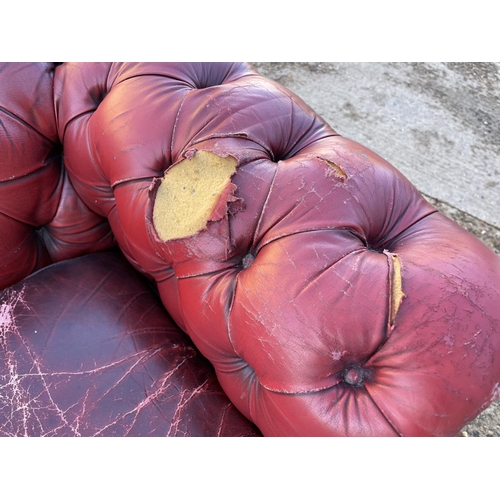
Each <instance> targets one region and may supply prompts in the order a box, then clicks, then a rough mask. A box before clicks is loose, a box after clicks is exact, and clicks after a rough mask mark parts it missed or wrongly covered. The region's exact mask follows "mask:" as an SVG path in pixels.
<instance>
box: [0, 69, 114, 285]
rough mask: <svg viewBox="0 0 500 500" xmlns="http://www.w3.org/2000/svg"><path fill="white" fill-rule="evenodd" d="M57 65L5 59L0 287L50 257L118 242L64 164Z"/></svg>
mask: <svg viewBox="0 0 500 500" xmlns="http://www.w3.org/2000/svg"><path fill="white" fill-rule="evenodd" d="M54 69H55V66H54V65H53V64H51V63H33V64H24V63H19V64H17V63H4V64H0V235H1V237H0V289H2V288H5V287H6V286H9V285H11V284H13V283H16V282H17V281H19V280H20V279H22V278H24V277H25V276H27V275H28V274H30V273H31V272H32V271H34V270H36V269H40V268H41V267H43V266H46V265H48V264H50V263H51V262H56V261H60V260H63V259H68V258H71V257H75V256H77V255H81V254H84V253H88V252H92V251H99V250H104V249H107V248H111V247H112V246H114V244H115V242H114V239H113V235H112V233H111V231H110V229H109V225H108V223H107V221H106V220H105V219H104V218H102V217H100V216H98V215H96V214H95V213H94V212H92V211H91V210H89V208H88V207H87V206H85V204H84V203H83V202H82V201H81V199H80V197H79V196H78V195H76V193H75V191H74V189H73V186H72V185H71V182H70V181H69V179H68V177H67V175H66V172H65V169H64V167H63V164H62V156H61V144H60V142H59V137H58V134H57V129H56V120H55V114H54V99H53V75H54Z"/></svg>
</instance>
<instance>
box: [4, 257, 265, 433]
mask: <svg viewBox="0 0 500 500" xmlns="http://www.w3.org/2000/svg"><path fill="white" fill-rule="evenodd" d="M0 304H1V305H0V435H2V436H259V435H260V433H259V431H258V430H257V428H256V427H255V426H254V425H253V424H252V423H250V422H249V421H248V420H247V419H246V418H245V417H243V415H241V414H240V412H239V411H238V410H237V409H236V408H235V406H234V405H233V404H232V403H231V402H230V401H229V399H228V398H227V396H226V395H225V394H224V392H223V390H222V389H221V387H220V385H219V383H218V381H217V378H216V376H215V372H214V369H213V368H212V366H211V365H210V363H209V362H208V361H207V360H206V359H204V358H203V357H202V356H201V355H200V353H199V352H198V350H197V349H196V347H195V346H194V345H193V344H192V342H191V341H190V339H189V337H188V336H187V335H186V334H184V333H183V332H181V331H180V330H179V328H178V327H177V326H176V325H175V324H174V323H173V321H172V320H171V318H170V317H169V316H168V314H167V313H166V311H165V309H164V307H163V306H162V304H161V301H160V299H159V298H158V296H157V294H156V293H155V292H154V291H153V290H152V288H150V286H149V285H148V284H147V283H146V282H145V280H144V278H142V277H141V276H140V275H139V274H138V273H137V272H136V271H135V270H134V269H133V268H132V267H131V266H130V265H129V264H128V263H127V261H126V260H125V259H124V258H123V256H121V255H120V254H119V253H117V252H116V253H114V252H105V253H95V254H92V255H87V256H84V257H79V258H76V259H71V260H66V261H65V262H61V263H58V264H53V265H51V266H49V267H46V268H44V269H42V270H40V271H38V272H36V273H34V274H33V275H31V276H29V277H28V278H26V279H24V280H22V281H21V282H19V283H17V284H16V285H14V286H12V287H9V288H6V289H5V290H4V291H3V292H1V293H0Z"/></svg>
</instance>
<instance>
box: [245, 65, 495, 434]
mask: <svg viewBox="0 0 500 500" xmlns="http://www.w3.org/2000/svg"><path fill="white" fill-rule="evenodd" d="M253 65H254V66H255V68H256V69H257V70H258V71H259V72H260V73H262V74H263V75H265V76H267V77H269V78H271V79H273V80H275V81H278V82H280V83H282V84H283V85H285V86H286V87H288V88H289V89H290V90H292V91H293V92H295V93H296V94H297V95H298V96H299V97H301V98H302V99H303V100H304V101H305V102H306V103H307V104H309V105H310V106H311V107H312V108H313V109H314V110H315V111H316V112H317V113H318V114H320V115H321V116H322V117H323V118H324V119H325V120H326V121H327V122H328V123H329V124H330V125H331V126H332V127H333V128H334V129H335V130H336V131H337V132H338V133H339V134H341V135H343V136H345V137H349V138H350V139H353V140H355V141H358V142H360V143H361V144H363V145H365V146H367V147H369V148H370V149H372V150H373V151H375V152H377V153H378V154H379V155H380V156H382V157H383V158H385V159H386V160H388V161H389V162H390V163H392V164H393V165H394V166H395V167H396V168H398V169H399V170H400V171H401V172H402V173H403V174H404V175H405V176H406V177H407V178H408V179H409V180H410V181H411V182H413V184H414V185H415V186H416V187H417V188H418V189H419V191H420V192H421V193H422V194H423V195H424V196H426V197H427V198H428V199H429V201H430V202H431V203H433V204H435V205H436V207H437V208H438V209H439V210H441V211H442V212H443V213H445V214H446V215H447V216H448V217H450V218H451V219H454V220H455V221H456V222H458V223H459V224H461V225H462V226H464V227H465V228H466V229H467V230H469V231H470V232H471V233H473V234H474V235H475V236H477V237H478V238H479V239H481V240H482V241H483V242H484V243H485V244H487V245H488V246H490V247H491V248H492V249H493V250H494V251H495V252H496V253H497V254H499V255H500V63H499V62H491V63H253ZM463 434H464V435H465V436H500V400H499V401H497V402H496V403H494V404H492V405H491V406H490V407H489V408H488V409H486V410H485V411H484V412H483V413H482V414H481V415H480V416H479V417H478V418H477V419H476V420H475V421H474V422H472V423H471V424H469V425H468V426H467V427H465V428H464V430H463Z"/></svg>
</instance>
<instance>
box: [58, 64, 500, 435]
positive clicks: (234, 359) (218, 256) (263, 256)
mask: <svg viewBox="0 0 500 500" xmlns="http://www.w3.org/2000/svg"><path fill="white" fill-rule="evenodd" d="M55 109H56V116H57V127H58V131H59V136H60V138H61V141H62V143H63V147H64V154H65V163H66V166H67V168H68V170H69V173H70V179H71V181H72V183H73V185H74V186H75V189H76V191H77V192H78V194H79V195H80V196H81V197H82V199H83V201H84V202H85V203H86V204H87V205H88V206H91V207H92V208H93V209H94V210H95V211H96V213H98V214H100V215H101V216H105V217H107V218H109V222H110V225H111V227H112V229H113V232H114V234H115V236H116V239H117V241H118V243H119V245H120V247H121V249H122V250H123V252H124V254H125V255H126V256H127V258H128V259H129V261H130V262H132V263H133V264H134V266H135V267H136V268H137V269H139V270H140V271H142V272H143V273H145V274H147V275H148V276H150V277H152V278H153V279H154V280H155V281H156V283H157V285H158V289H159V291H160V294H161V297H162V300H163V303H164V305H165V306H166V308H167V309H168V311H169V312H170V313H171V315H172V316H173V318H174V319H175V320H176V322H177V323H178V324H179V325H181V326H182V328H184V329H185V330H186V331H187V333H188V334H189V335H190V336H191V338H192V339H193V341H194V343H195V344H196V346H197V347H198V348H199V349H200V351H201V352H202V353H203V354H204V355H205V356H206V357H207V358H208V359H210V361H211V362H212V364H213V365H214V367H215V369H216V372H217V375H218V378H219V380H220V383H221V384H222V386H223V388H224V390H225V391H226V393H227V394H228V395H229V397H230V398H231V400H232V401H233V402H234V404H235V405H236V406H237V407H238V408H239V409H240V411H242V412H243V414H244V415H246V416H247V417H248V418H249V419H250V420H252V421H253V422H255V423H256V424H257V426H258V427H259V428H260V429H261V431H262V432H263V433H264V434H265V435H332V436H359V435H363V436H373V435H387V436H392V435H403V436H426V435H437V436H444V435H455V434H456V433H458V431H459V430H460V429H461V428H462V426H463V425H465V424H466V423H467V422H469V421H470V420H472V419H473V418H474V417H475V416H476V415H477V414H478V413H479V412H480V411H481V410H482V409H483V408H485V407H486V406H487V405H488V404H489V403H490V402H491V401H493V400H494V399H496V398H497V397H498V395H499V393H498V382H499V380H500V359H499V353H500V310H499V308H498V303H499V301H500V293H499V290H500V262H499V259H498V257H496V256H495V255H494V254H493V252H491V251H490V250H489V249H488V248H486V247H485V246H484V245H483V244H482V243H481V242H479V241H478V240H477V239H475V238H474V237H472V236H471V235H469V234H468V233H467V232H465V231H464V230H463V229H461V228H459V227H458V226H457V225H456V224H454V223H453V222H451V221H450V220H449V219H447V218H445V217H444V216H443V215H441V214H439V213H437V212H436V210H435V209H434V208H433V207H432V206H430V205H429V204H428V203H427V202H426V201H425V200H424V199H423V198H422V197H421V196H420V194H419V193H418V192H417V190H416V189H415V188H414V187H413V186H412V185H411V184H410V182H409V181H408V180H407V179H406V178H404V177H403V176H402V175H401V174H400V173H399V172H398V171H397V170H396V169H395V168H394V167H393V166H391V165H390V164H388V163H387V162H386V161H385V160H383V159H382V158H381V157H380V156H378V155H377V154H375V153H373V152H372V151H370V150H368V149H367V148H365V147H363V146H362V145H360V144H357V143H356V142H354V141H351V140H349V139H347V138H344V137H340V136H339V135H338V134H337V133H336V132H335V131H334V130H333V129H332V128H331V127H330V126H329V125H328V124H326V123H325V122H324V121H323V120H322V119H321V118H320V117H319V116H318V115H317V114H316V113H315V112H314V111H313V110H312V109H311V108H310V107H309V106H307V105H306V104H305V103H304V102H302V101H301V100H300V99H299V98H298V97H297V96H295V95H293V93H291V92H290V91H289V90H287V89H286V88H284V87H283V86H281V85H279V84H277V83H275V82H272V81H270V80H267V79H266V78H264V77H262V76H260V75H259V74H258V73H256V72H255V71H254V70H253V68H251V67H250V66H248V65H245V64H225V63H221V64H167V63H158V64H153V63H145V64H126V63H121V64H117V63H113V64H111V63H109V64H79V63H78V64H64V65H63V66H61V67H58V68H57V70H56V75H55ZM207 179H210V182H209V180H207ZM207 214H208V215H207ZM188 219H189V221H191V219H192V221H194V222H193V224H195V225H194V226H192V227H194V228H195V229H192V227H191V226H189V227H188V226H187V221H188ZM200 221H201V222H200ZM196 224H198V226H196ZM190 228H191V229H190ZM196 228H197V229H196ZM170 230H172V232H170ZM178 230H181V231H182V230H184V231H185V232H187V234H184V233H182V232H181V233H177V232H176V231H178ZM190 231H191V232H190ZM176 234H182V236H175V235H176ZM171 235H174V236H171Z"/></svg>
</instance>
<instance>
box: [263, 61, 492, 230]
mask: <svg viewBox="0 0 500 500" xmlns="http://www.w3.org/2000/svg"><path fill="white" fill-rule="evenodd" d="M253 65H254V66H255V67H256V69H257V70H258V71H259V72H260V73H262V74H263V75H265V76H267V77H269V78H271V79H273V80H276V81H278V82H280V83H282V84H284V85H285V86H287V87H288V88H289V89H291V90H292V91H293V92H295V93H296V94H297V95H298V96H299V97H301V98H302V99H303V100H304V101H305V102H306V103H307V104H309V105H310V106H311V107H312V108H313V109H314V110H315V111H316V112H317V113H319V114H320V115H321V116H322V117H323V118H324V119H325V120H326V121H327V122H328V123H329V124H330V125H331V126H332V127H333V128H334V129H335V130H336V131H337V132H338V133H339V134H341V135H343V136H346V137H349V138H351V139H354V140H356V141H358V142H360V143H362V144H363V145H365V146H367V147H369V148H370V149H372V150H373V151H375V152H377V153H378V154H380V155H381V156H382V157H384V158H385V159H386V160H388V161H389V162H390V163H392V164H393V165H394V166H395V167H396V168H398V169H399V170H400V171H401V172H402V173H403V174H404V175H405V176H406V177H407V178H408V179H410V181H412V182H413V184H415V185H416V186H417V188H418V189H419V190H420V191H421V192H422V193H423V194H425V195H427V196H430V197H432V198H435V199H437V200H441V201H443V202H445V203H447V204H448V205H450V206H452V207H455V208H457V209H459V210H461V211H462V212H465V213H467V214H470V215H472V216H473V217H476V218H478V219H480V220H482V221H484V222H487V223H488V224H490V225H493V226H495V227H496V228H500V63H498V62H495V63H345V62H342V63H253Z"/></svg>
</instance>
